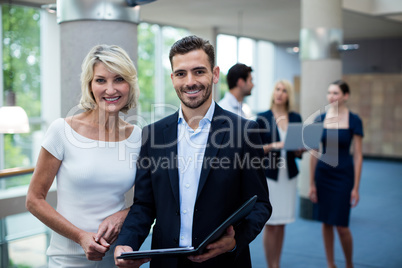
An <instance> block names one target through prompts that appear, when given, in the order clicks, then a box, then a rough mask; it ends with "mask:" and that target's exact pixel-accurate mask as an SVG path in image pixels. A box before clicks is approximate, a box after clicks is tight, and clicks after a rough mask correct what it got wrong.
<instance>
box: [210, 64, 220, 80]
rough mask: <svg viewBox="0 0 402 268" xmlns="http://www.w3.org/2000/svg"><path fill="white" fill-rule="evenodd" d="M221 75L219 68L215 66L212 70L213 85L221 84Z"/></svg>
mask: <svg viewBox="0 0 402 268" xmlns="http://www.w3.org/2000/svg"><path fill="white" fill-rule="evenodd" d="M219 74H220V69H219V66H215V67H214V68H213V69H212V76H213V78H212V79H213V83H214V84H218V82H219Z"/></svg>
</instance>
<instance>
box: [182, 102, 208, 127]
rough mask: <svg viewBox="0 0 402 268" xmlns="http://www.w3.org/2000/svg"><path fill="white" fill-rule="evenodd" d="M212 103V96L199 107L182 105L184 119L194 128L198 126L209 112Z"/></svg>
mask: <svg viewBox="0 0 402 268" xmlns="http://www.w3.org/2000/svg"><path fill="white" fill-rule="evenodd" d="M211 104H212V98H211V99H209V100H207V101H206V102H205V103H204V104H203V105H201V106H200V107H198V108H195V109H192V108H189V107H187V106H185V105H183V104H182V105H181V111H182V113H183V117H184V120H186V122H187V124H188V125H189V126H190V127H191V128H192V129H194V130H196V129H197V128H198V125H199V123H200V121H201V119H203V118H204V116H205V115H206V113H207V112H208V109H209V107H210V106H211Z"/></svg>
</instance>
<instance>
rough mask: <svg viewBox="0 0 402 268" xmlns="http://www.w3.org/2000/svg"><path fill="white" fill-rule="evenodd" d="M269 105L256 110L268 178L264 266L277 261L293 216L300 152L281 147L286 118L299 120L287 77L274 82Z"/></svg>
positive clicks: (284, 133)
mask: <svg viewBox="0 0 402 268" xmlns="http://www.w3.org/2000/svg"><path fill="white" fill-rule="evenodd" d="M271 100H272V102H271V108H270V109H269V110H268V111H266V112H263V113H260V114H258V116H257V123H258V125H259V127H260V129H261V139H262V143H263V149H264V154H265V156H264V161H265V162H264V168H265V176H266V178H267V182H268V189H269V198H270V201H271V204H272V216H271V218H270V219H269V220H268V222H267V223H266V225H265V228H264V232H263V243H264V249H265V256H266V259H267V263H268V267H270V268H277V267H279V265H280V257H281V251H282V245H283V240H284V235H285V225H286V224H288V223H291V222H293V221H294V220H295V214H296V213H295V211H296V195H297V192H296V191H297V181H296V178H297V174H298V173H299V171H298V168H297V165H296V158H297V157H301V155H302V152H301V151H297V152H291V151H285V150H282V148H283V145H284V140H285V137H286V133H287V128H288V124H289V122H301V121H302V119H301V116H300V115H299V114H298V113H295V112H293V111H292V107H293V103H294V90H293V87H292V84H291V83H290V82H289V81H287V80H280V81H278V82H276V83H275V87H274V90H273V93H272V98H271Z"/></svg>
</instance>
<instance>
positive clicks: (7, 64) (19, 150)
mask: <svg viewBox="0 0 402 268" xmlns="http://www.w3.org/2000/svg"><path fill="white" fill-rule="evenodd" d="M1 10H2V21H1V23H2V33H3V38H2V40H3V44H2V48H3V51H2V57H3V85H2V91H1V94H2V96H3V100H4V101H3V103H2V105H12V104H13V103H9V102H7V99H8V98H7V96H8V95H9V94H10V92H12V93H14V94H15V104H14V105H17V106H21V107H22V108H23V109H24V110H25V111H26V113H27V115H28V118H29V120H30V128H31V130H30V133H27V134H4V135H3V137H2V138H3V146H0V148H3V150H4V151H3V152H2V153H3V154H4V159H0V162H1V163H0V168H14V167H29V166H32V165H33V163H34V161H35V158H36V155H34V153H33V152H34V150H33V146H32V143H33V142H32V137H33V134H34V133H35V131H37V130H40V129H41V119H40V116H41V102H40V99H41V93H40V15H39V14H40V11H39V10H38V9H36V8H31V7H24V6H16V5H2V6H1ZM29 179H30V176H22V177H19V178H18V179H17V178H16V179H7V180H6V183H5V185H4V183H3V187H5V188H9V187H13V186H18V185H21V184H28V183H29Z"/></svg>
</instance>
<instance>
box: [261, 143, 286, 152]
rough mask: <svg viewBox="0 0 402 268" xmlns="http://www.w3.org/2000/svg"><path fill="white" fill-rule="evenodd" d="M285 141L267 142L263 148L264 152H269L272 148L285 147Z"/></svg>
mask: <svg viewBox="0 0 402 268" xmlns="http://www.w3.org/2000/svg"><path fill="white" fill-rule="evenodd" d="M283 145H284V143H283V141H278V142H273V143H268V144H265V145H264V146H263V147H262V148H263V149H264V153H265V154H267V153H269V152H270V151H272V150H278V149H282V148H283Z"/></svg>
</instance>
